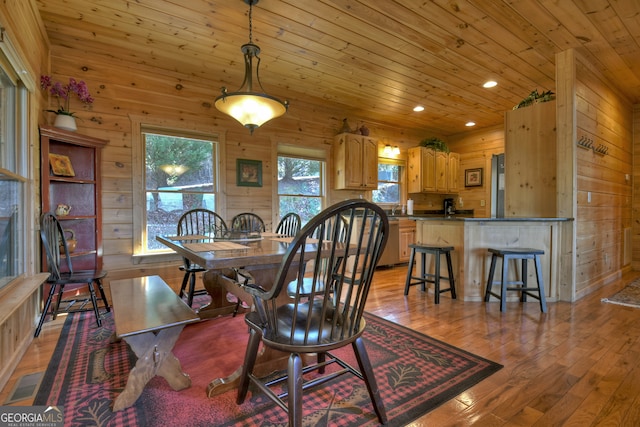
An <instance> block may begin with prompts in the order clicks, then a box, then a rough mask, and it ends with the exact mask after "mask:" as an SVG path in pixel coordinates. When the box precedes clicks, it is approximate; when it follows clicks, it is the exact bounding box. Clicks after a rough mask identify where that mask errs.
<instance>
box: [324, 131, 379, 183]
mask: <svg viewBox="0 0 640 427" xmlns="http://www.w3.org/2000/svg"><path fill="white" fill-rule="evenodd" d="M333 148H334V149H333V152H334V165H335V178H336V180H335V189H336V190H375V189H377V188H378V141H377V140H376V139H374V138H370V137H368V136H363V135H356V134H353V133H342V134H340V135H338V136H336V139H335V143H334V147H333Z"/></svg>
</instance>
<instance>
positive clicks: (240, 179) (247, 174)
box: [236, 159, 262, 187]
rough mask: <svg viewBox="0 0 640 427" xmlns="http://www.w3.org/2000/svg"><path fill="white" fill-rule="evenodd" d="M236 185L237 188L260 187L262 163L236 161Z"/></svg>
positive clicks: (244, 160) (243, 160) (256, 161)
mask: <svg viewBox="0 0 640 427" xmlns="http://www.w3.org/2000/svg"><path fill="white" fill-rule="evenodd" d="M236 185H237V186H238V187H262V161H260V160H247V159H237V160H236Z"/></svg>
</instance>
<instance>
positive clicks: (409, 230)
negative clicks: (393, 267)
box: [398, 225, 416, 262]
mask: <svg viewBox="0 0 640 427" xmlns="http://www.w3.org/2000/svg"><path fill="white" fill-rule="evenodd" d="M415 241H416V227H415V225H411V226H410V227H404V226H400V239H399V246H400V247H399V248H398V252H399V260H400V262H408V261H409V257H410V256H411V250H410V249H409V245H411V244H413V243H415Z"/></svg>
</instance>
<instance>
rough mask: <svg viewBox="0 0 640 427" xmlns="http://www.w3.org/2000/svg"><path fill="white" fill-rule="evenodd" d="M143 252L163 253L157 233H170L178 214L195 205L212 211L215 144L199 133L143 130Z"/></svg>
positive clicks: (214, 199) (214, 192)
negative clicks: (144, 223) (144, 222)
mask: <svg viewBox="0 0 640 427" xmlns="http://www.w3.org/2000/svg"><path fill="white" fill-rule="evenodd" d="M142 139H143V141H144V159H145V172H144V188H145V202H144V210H145V215H144V218H145V219H146V225H145V227H144V231H145V232H144V233H143V234H144V236H145V238H143V246H142V247H143V252H144V253H151V252H160V251H162V252H165V251H167V248H166V247H165V246H164V245H162V244H161V243H159V242H157V241H156V239H155V237H156V236H157V235H159V234H164V235H172V234H175V233H176V226H177V224H178V219H179V218H180V216H181V215H182V214H183V213H184V212H186V211H188V210H190V209H195V208H205V209H209V210H212V211H215V210H216V195H217V194H216V193H217V185H216V182H217V180H216V176H217V171H216V165H217V164H218V162H217V160H216V159H217V148H218V147H217V143H216V141H214V140H213V138H211V139H208V138H205V137H203V136H202V135H197V136H194V135H187V134H181V133H179V132H167V131H159V130H154V129H146V130H145V129H143V131H142Z"/></svg>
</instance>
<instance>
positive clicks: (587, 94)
mask: <svg viewBox="0 0 640 427" xmlns="http://www.w3.org/2000/svg"><path fill="white" fill-rule="evenodd" d="M575 76H576V84H575V92H576V94H575V95H576V124H577V126H576V133H577V134H576V138H577V139H580V138H582V137H585V138H588V139H591V140H593V142H594V145H596V146H599V145H603V146H605V147H606V148H607V149H608V153H607V154H606V155H600V154H597V153H594V152H593V150H586V149H580V148H577V149H576V151H577V152H576V160H577V163H576V164H577V168H576V177H577V187H576V188H577V207H576V255H577V259H576V285H575V287H576V297H577V298H580V297H581V296H583V295H585V294H587V293H590V292H591V291H593V290H594V289H595V288H598V287H600V286H602V285H603V284H606V283H608V282H610V281H611V280H613V279H615V278H617V277H619V276H620V274H621V272H622V271H624V270H625V269H629V268H630V267H631V265H630V259H628V258H629V257H628V256H627V257H625V245H629V244H631V242H628V240H629V237H630V234H631V233H630V230H631V227H632V205H631V200H632V196H633V186H632V182H633V181H632V180H631V176H632V174H633V136H634V135H633V131H634V130H633V108H632V105H631V103H630V102H629V101H628V100H627V99H626V98H625V96H624V95H623V94H621V93H619V92H617V91H616V90H615V89H613V87H612V85H611V84H609V83H608V82H607V81H605V80H604V79H603V78H602V77H601V76H600V75H599V74H597V73H596V72H595V71H594V70H593V68H592V67H591V66H590V65H589V63H588V62H587V61H586V60H585V59H584V58H583V57H582V56H581V55H580V54H577V55H575ZM589 198H590V201H589ZM625 236H626V237H625ZM625 241H627V242H626V243H625ZM627 248H628V247H627ZM626 251H627V252H628V249H627V250H626ZM625 258H627V259H625Z"/></svg>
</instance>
